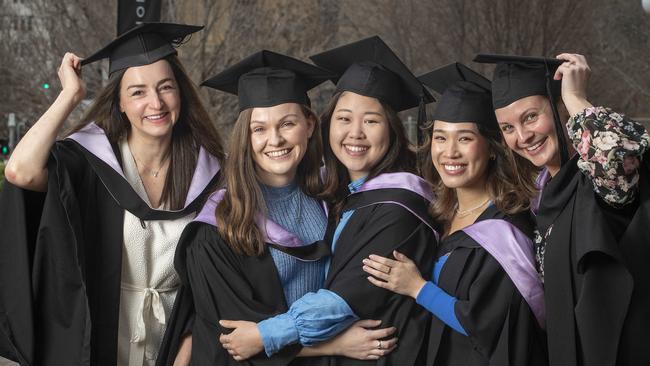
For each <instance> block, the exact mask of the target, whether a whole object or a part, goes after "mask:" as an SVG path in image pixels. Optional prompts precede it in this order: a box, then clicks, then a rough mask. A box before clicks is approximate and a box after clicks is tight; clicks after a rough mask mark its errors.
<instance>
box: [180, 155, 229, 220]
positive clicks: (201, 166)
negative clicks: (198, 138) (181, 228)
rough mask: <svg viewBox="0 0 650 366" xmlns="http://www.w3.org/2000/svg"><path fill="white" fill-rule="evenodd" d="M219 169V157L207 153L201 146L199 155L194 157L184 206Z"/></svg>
mask: <svg viewBox="0 0 650 366" xmlns="http://www.w3.org/2000/svg"><path fill="white" fill-rule="evenodd" d="M219 170H221V165H220V164H219V159H217V158H216V157H215V156H214V155H212V154H210V153H208V152H207V151H206V150H205V149H204V148H203V146H201V147H200V148H199V156H198V158H197V159H196V168H194V175H193V176H192V182H191V183H190V189H189V190H188V191H187V198H186V199H185V207H187V206H188V205H189V204H190V203H192V201H194V200H195V199H196V197H198V196H199V195H201V192H203V190H204V189H205V187H207V186H208V184H209V183H210V181H211V180H212V178H214V176H215V175H216V174H217V173H218V172H219Z"/></svg>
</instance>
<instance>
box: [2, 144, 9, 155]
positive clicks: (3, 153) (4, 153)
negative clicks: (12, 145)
mask: <svg viewBox="0 0 650 366" xmlns="http://www.w3.org/2000/svg"><path fill="white" fill-rule="evenodd" d="M7 153H9V148H8V147H6V146H3V147H2V155H7Z"/></svg>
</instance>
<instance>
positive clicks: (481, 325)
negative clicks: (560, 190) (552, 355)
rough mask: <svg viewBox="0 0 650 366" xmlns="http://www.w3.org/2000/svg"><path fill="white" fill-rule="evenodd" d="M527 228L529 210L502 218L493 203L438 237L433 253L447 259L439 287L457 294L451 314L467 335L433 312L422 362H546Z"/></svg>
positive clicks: (541, 311)
mask: <svg viewBox="0 0 650 366" xmlns="http://www.w3.org/2000/svg"><path fill="white" fill-rule="evenodd" d="M532 231H533V222H532V219H531V217H530V214H529V213H527V212H525V213H520V214H517V215H513V216H507V215H504V214H503V213H501V212H500V211H499V210H498V209H497V208H496V207H495V206H490V207H488V208H487V209H486V210H485V211H484V212H483V213H482V214H481V215H480V216H479V217H478V219H477V220H476V222H475V223H474V224H473V225H470V226H468V227H467V228H465V229H463V230H460V231H457V232H455V233H453V234H451V235H450V236H448V237H447V238H445V239H444V240H443V241H442V243H441V245H440V249H439V250H438V253H439V255H440V256H442V255H445V254H449V257H448V258H447V261H446V262H445V264H444V266H443V267H442V270H441V272H440V275H439V280H438V286H439V287H440V288H441V289H443V290H444V291H445V292H447V293H448V294H450V295H452V296H454V297H455V298H456V299H457V302H456V304H455V307H454V310H455V311H454V312H455V315H456V317H457V318H458V321H459V323H460V324H461V325H462V327H463V329H464V330H465V332H466V333H467V335H463V334H461V333H459V332H457V331H455V330H453V329H451V328H450V327H449V326H447V325H446V324H445V323H444V322H443V321H441V320H440V319H438V318H436V317H433V319H432V323H431V330H430V335H429V349H428V356H427V363H426V364H427V365H500V366H506V365H522V366H523V365H545V364H547V361H546V347H545V333H544V331H543V330H542V325H543V321H544V298H543V288H542V284H541V280H540V279H539V277H538V275H537V272H536V270H535V265H534V256H533V246H532V242H531V241H530V239H529V237H530V236H531V235H532ZM506 268H507V270H506ZM522 294H523V295H522Z"/></svg>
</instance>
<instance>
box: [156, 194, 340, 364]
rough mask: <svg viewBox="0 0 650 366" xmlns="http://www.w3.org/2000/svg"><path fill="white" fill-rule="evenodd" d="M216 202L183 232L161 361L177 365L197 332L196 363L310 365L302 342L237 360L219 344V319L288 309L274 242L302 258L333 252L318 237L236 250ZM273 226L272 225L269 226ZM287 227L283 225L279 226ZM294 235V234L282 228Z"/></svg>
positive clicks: (194, 343)
mask: <svg viewBox="0 0 650 366" xmlns="http://www.w3.org/2000/svg"><path fill="white" fill-rule="evenodd" d="M215 208H216V202H215V201H214V200H212V199H211V200H209V201H208V204H206V207H204V209H203V210H202V213H201V214H200V215H199V217H198V218H197V220H204V221H194V222H192V223H190V224H189V225H188V226H187V227H186V228H185V231H184V232H183V234H182V236H181V239H180V240H179V245H178V247H177V249H176V257H175V258H174V267H175V268H176V271H177V272H178V274H179V276H180V277H181V281H182V284H183V285H182V287H181V289H180V291H179V294H178V295H177V297H176V301H175V303H174V311H173V312H172V315H171V317H170V322H169V323H168V327H167V331H166V333H165V339H164V340H163V345H162V347H161V349H160V352H159V357H158V362H157V365H161V366H162V365H172V364H173V363H174V359H175V357H176V354H177V353H178V348H179V345H180V340H181V339H182V337H183V336H184V335H186V334H188V333H191V334H192V357H191V365H198V366H202V365H205V366H212V365H220V366H221V365H273V366H281V365H290V364H291V365H300V364H305V365H310V364H311V363H310V359H302V358H296V356H297V354H298V352H299V351H300V349H301V346H300V345H299V344H294V345H291V346H288V347H285V348H283V349H282V350H281V351H280V352H278V353H276V354H274V355H273V356H272V357H271V358H269V357H267V356H266V354H265V353H264V352H260V353H259V354H257V355H255V356H254V357H251V358H250V359H248V360H246V361H241V362H238V361H235V360H234V359H233V358H232V356H230V354H228V352H227V351H226V350H225V349H224V348H223V347H222V346H221V344H220V343H219V335H220V334H222V333H229V332H230V331H231V329H226V328H222V327H221V326H220V325H219V320H221V319H228V320H246V321H251V322H256V323H257V322H260V321H262V320H264V319H267V318H270V317H273V316H275V315H278V314H282V313H285V312H287V311H288V307H287V303H286V300H285V298H284V291H283V288H282V283H281V282H280V277H279V275H278V271H277V268H276V266H275V262H274V261H273V257H272V256H271V253H270V251H269V249H268V247H269V246H273V247H274V248H276V249H278V250H281V251H283V252H285V253H287V254H290V255H292V256H295V257H297V258H300V259H302V260H317V259H320V258H322V257H324V256H328V255H329V254H330V250H329V246H328V245H327V244H326V243H325V242H323V241H319V242H316V243H313V244H310V245H305V246H301V247H287V246H283V245H280V244H276V243H267V246H266V247H265V249H264V252H263V253H262V255H260V256H247V255H241V254H237V253H235V252H234V251H233V250H232V249H231V247H230V245H228V243H227V242H226V241H224V239H223V238H222V236H221V235H220V234H219V232H218V229H217V228H216V226H215V225H216V223H215V219H214V209H215ZM267 229H268V226H267ZM280 230H282V229H280ZM283 235H284V237H285V238H290V237H291V235H290V233H287V232H285V233H283Z"/></svg>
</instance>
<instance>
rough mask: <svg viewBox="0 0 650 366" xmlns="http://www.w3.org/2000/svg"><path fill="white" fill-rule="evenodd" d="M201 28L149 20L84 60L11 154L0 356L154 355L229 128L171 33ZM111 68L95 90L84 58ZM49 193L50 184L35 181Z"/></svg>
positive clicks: (51, 359)
mask: <svg viewBox="0 0 650 366" xmlns="http://www.w3.org/2000/svg"><path fill="white" fill-rule="evenodd" d="M200 29H201V27H198V26H188V25H180V24H169V23H150V24H144V25H141V26H138V27H136V28H134V29H132V30H131V31H129V32H126V33H125V34H123V35H121V36H120V37H118V38H117V39H115V40H114V41H112V42H111V43H109V44H108V45H107V46H106V47H104V48H103V49H102V50H100V51H98V52H97V53H95V54H94V55H92V56H90V57H88V58H86V59H85V60H81V59H80V58H78V57H77V56H75V55H73V54H71V53H68V54H66V55H65V56H64V58H63V61H62V64H61V67H60V69H59V77H60V79H61V83H62V86H63V90H62V92H61V93H60V94H59V96H58V98H57V99H56V101H55V102H54V104H52V106H51V107H50V108H49V109H48V111H47V112H46V113H45V114H44V115H43V116H42V117H41V118H40V119H39V120H38V121H37V122H36V124H35V125H34V126H33V127H32V128H31V129H30V130H29V131H28V133H27V134H26V136H25V137H24V138H23V139H22V140H21V142H20V143H19V144H18V146H17V147H16V150H15V151H14V153H13V155H12V156H11V159H10V161H9V163H8V165H7V170H6V174H7V181H8V183H6V184H5V187H4V190H3V192H2V201H1V203H0V205H1V207H2V210H1V211H2V212H10V214H3V215H2V217H0V222H1V224H0V225H2V227H3V235H2V238H0V248H1V249H0V250H1V253H0V291H1V292H0V355H2V356H3V357H7V358H9V359H13V360H16V361H17V362H19V363H20V364H21V365H112V366H113V365H116V364H119V365H126V364H129V365H150V364H152V363H153V362H154V361H155V358H156V354H157V351H158V347H159V345H160V342H161V341H162V336H163V333H164V328H165V322H166V318H167V316H168V315H169V313H170V311H171V307H172V304H173V301H174V297H175V295H176V289H177V287H178V283H179V280H178V276H177V275H176V273H175V272H174V270H173V266H172V265H173V261H172V259H173V253H174V252H175V248H176V242H177V240H178V238H179V237H180V234H181V232H182V230H183V227H184V226H185V224H186V223H188V222H189V221H191V219H192V218H193V217H194V215H195V214H196V212H197V211H198V210H199V209H200V208H201V206H202V203H203V202H204V200H205V198H206V196H207V194H208V193H209V189H210V188H212V187H213V184H214V183H216V179H217V173H218V171H219V166H220V160H221V159H222V158H223V152H222V148H221V144H220V139H219V135H218V133H217V132H216V130H215V129H214V127H213V126H212V124H211V122H210V118H209V116H208V114H207V112H206V111H205V109H204V108H203V106H202V104H201V101H200V99H199V97H198V93H197V91H196V87H195V86H194V84H193V83H192V81H191V80H190V79H189V77H188V76H187V75H186V73H185V72H184V71H183V68H182V66H181V64H180V62H179V60H178V58H177V57H176V54H177V52H176V49H175V48H174V46H173V45H174V44H175V43H176V42H177V41H179V40H182V39H183V38H185V37H186V36H188V35H189V34H191V33H194V32H196V31H198V30H200ZM107 57H108V58H109V60H110V67H109V72H110V77H109V80H108V83H107V85H106V86H105V87H104V88H103V89H102V90H101V91H100V92H99V94H98V95H97V97H96V98H95V100H94V102H93V104H92V105H91V106H90V107H89V109H88V111H87V112H86V114H85V115H84V117H82V119H81V121H80V122H78V123H77V124H76V125H74V126H73V131H72V132H73V133H72V134H69V135H67V137H66V138H65V139H63V140H61V141H55V139H56V136H57V135H58V133H59V130H60V129H61V126H62V125H63V124H64V122H65V120H66V118H67V117H68V115H69V114H70V112H71V111H72V110H73V109H74V108H75V107H76V106H77V105H78V104H79V102H80V101H81V99H83V97H84V94H85V86H84V84H83V81H82V79H81V78H80V73H81V66H82V65H84V64H87V63H91V62H94V61H96V60H99V59H103V58H107ZM38 192H44V193H38Z"/></svg>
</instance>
